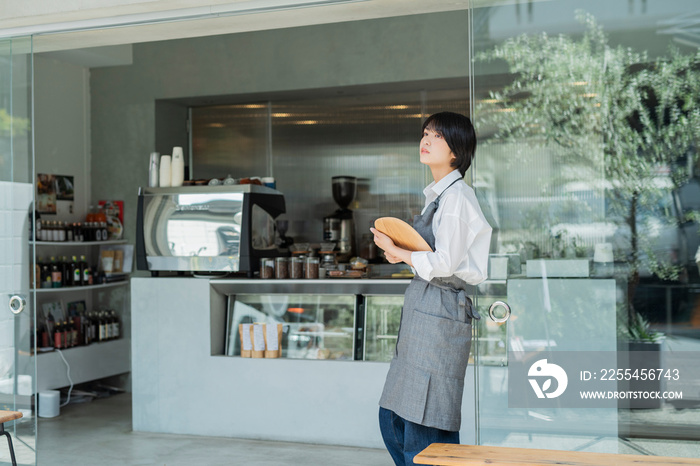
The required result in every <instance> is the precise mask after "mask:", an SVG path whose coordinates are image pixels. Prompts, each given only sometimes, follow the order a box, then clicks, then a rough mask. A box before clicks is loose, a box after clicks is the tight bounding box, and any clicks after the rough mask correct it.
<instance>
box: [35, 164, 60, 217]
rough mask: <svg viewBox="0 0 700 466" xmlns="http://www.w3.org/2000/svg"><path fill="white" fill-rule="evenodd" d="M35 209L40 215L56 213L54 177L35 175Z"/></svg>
mask: <svg viewBox="0 0 700 466" xmlns="http://www.w3.org/2000/svg"><path fill="white" fill-rule="evenodd" d="M36 209H37V210H38V211H39V213H41V214H55V213H56V177H55V175H45V174H42V173H38V174H37V175H36Z"/></svg>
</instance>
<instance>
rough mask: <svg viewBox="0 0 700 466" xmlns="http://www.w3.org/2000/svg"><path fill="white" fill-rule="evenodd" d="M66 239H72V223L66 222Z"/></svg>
mask: <svg viewBox="0 0 700 466" xmlns="http://www.w3.org/2000/svg"><path fill="white" fill-rule="evenodd" d="M66 241H73V225H71V224H70V222H66Z"/></svg>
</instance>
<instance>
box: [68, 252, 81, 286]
mask: <svg viewBox="0 0 700 466" xmlns="http://www.w3.org/2000/svg"><path fill="white" fill-rule="evenodd" d="M69 267H70V277H71V278H70V285H71V286H80V278H81V275H80V265H79V264H78V258H77V257H75V256H73V261H72V262H71V263H70V266H69Z"/></svg>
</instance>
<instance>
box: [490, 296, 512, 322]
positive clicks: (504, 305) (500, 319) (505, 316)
mask: <svg viewBox="0 0 700 466" xmlns="http://www.w3.org/2000/svg"><path fill="white" fill-rule="evenodd" d="M497 307H502V308H503V309H505V310H506V312H505V314H503V317H496V314H494V312H493V311H494V310H495V309H496V308H497ZM489 317H491V320H493V321H494V322H497V323H499V324H500V323H503V322H505V321H506V320H508V319H509V318H510V306H509V305H508V303H505V302H503V301H494V302H493V304H491V306H489Z"/></svg>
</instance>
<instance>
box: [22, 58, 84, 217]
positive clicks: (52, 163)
mask: <svg viewBox="0 0 700 466" xmlns="http://www.w3.org/2000/svg"><path fill="white" fill-rule="evenodd" d="M89 76H90V71H89V70H88V69H87V68H85V67H82V66H79V65H74V64H70V63H66V62H62V61H58V60H55V59H51V58H45V57H42V56H41V55H37V56H35V57H34V110H35V114H34V141H35V157H36V159H35V160H36V173H47V174H54V175H69V176H73V182H74V186H75V199H74V201H73V202H72V204H73V206H72V212H71V210H70V204H71V202H70V201H58V204H57V210H58V212H57V215H56V216H51V215H49V216H46V218H47V219H49V220H54V219H55V220H64V221H67V220H69V221H73V222H77V221H83V220H85V214H86V213H87V211H88V207H89V205H90V202H91V189H90V188H91V183H92V176H91V160H90V159H91V157H90V91H89Z"/></svg>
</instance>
